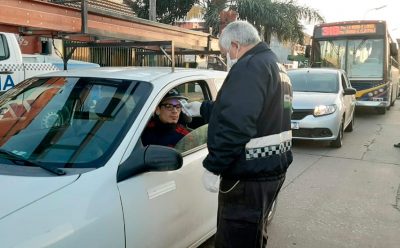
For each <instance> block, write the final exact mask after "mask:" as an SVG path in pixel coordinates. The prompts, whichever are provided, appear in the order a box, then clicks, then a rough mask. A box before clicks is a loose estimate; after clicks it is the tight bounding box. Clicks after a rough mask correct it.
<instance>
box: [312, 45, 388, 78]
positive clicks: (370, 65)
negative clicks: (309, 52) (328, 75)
mask: <svg viewBox="0 0 400 248" xmlns="http://www.w3.org/2000/svg"><path fill="white" fill-rule="evenodd" d="M346 50H347V52H346ZM313 53H314V55H313V57H314V60H315V62H314V64H313V66H314V67H332V68H338V69H343V70H345V71H346V72H347V74H348V76H349V77H350V78H362V77H365V78H371V77H372V78H382V77H383V61H384V58H385V57H384V46H383V39H352V40H329V41H318V42H317V43H316V46H315V47H314V50H313Z"/></svg>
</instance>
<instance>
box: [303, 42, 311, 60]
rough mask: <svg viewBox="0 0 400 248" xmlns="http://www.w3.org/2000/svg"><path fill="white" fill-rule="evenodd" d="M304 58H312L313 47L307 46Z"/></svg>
mask: <svg viewBox="0 0 400 248" xmlns="http://www.w3.org/2000/svg"><path fill="white" fill-rule="evenodd" d="M304 57H306V58H310V57H311V46H310V45H306V51H305V53H304Z"/></svg>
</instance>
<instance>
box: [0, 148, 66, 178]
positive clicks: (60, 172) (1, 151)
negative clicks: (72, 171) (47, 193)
mask: <svg viewBox="0 0 400 248" xmlns="http://www.w3.org/2000/svg"><path fill="white" fill-rule="evenodd" d="M0 154H5V155H7V159H9V160H11V161H13V162H14V163H15V162H16V161H19V162H22V163H24V164H26V165H29V166H36V167H40V168H42V169H44V170H46V171H49V172H51V173H53V174H56V175H58V176H62V175H65V174H66V172H65V171H64V170H62V169H60V168H55V167H50V166H47V165H44V164H39V163H35V162H33V161H30V160H28V159H26V158H24V157H22V156H19V155H17V154H15V153H13V152H10V151H8V150H5V149H3V148H0Z"/></svg>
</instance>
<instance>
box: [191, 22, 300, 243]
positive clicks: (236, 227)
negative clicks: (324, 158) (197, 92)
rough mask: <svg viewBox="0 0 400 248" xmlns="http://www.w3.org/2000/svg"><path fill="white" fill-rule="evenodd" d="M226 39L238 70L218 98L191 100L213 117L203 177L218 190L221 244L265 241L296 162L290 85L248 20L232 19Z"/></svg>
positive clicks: (222, 44) (224, 45)
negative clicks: (271, 216)
mask: <svg viewBox="0 0 400 248" xmlns="http://www.w3.org/2000/svg"><path fill="white" fill-rule="evenodd" d="M219 43H220V48H221V52H223V53H226V56H227V60H228V61H227V62H228V66H230V67H231V69H230V71H229V74H228V75H227V77H226V79H225V82H224V83H223V84H222V87H221V89H220V91H219V93H218V95H217V99H216V101H215V102H203V103H202V104H201V105H200V104H199V103H197V104H196V103H189V104H188V105H187V106H185V107H187V108H188V109H190V111H191V112H193V113H195V112H196V111H198V110H197V109H198V108H200V114H201V116H202V117H203V118H204V119H205V120H208V122H209V125H208V141H207V145H208V150H209V154H208V156H207V157H206V158H205V160H204V161H203V165H204V167H205V169H206V171H205V173H204V176H203V183H204V186H205V187H206V189H208V190H210V191H211V192H217V191H219V196H218V221H217V233H216V237H215V247H217V248H218V247H224V248H226V247H238V248H258V247H265V246H266V243H267V237H266V236H264V235H263V231H266V223H267V217H268V213H269V210H270V208H271V205H272V203H273V201H274V200H275V198H276V197H277V195H278V192H279V190H280V188H281V186H282V184H283V182H284V179H285V174H286V170H287V169H288V167H289V165H290V164H291V163H292V160H293V157H292V152H291V138H292V133H291V130H290V116H291V111H292V106H291V101H292V88H291V83H290V79H289V77H288V76H287V74H286V70H285V68H284V67H283V66H281V65H280V64H278V59H277V57H276V55H275V54H274V53H273V52H272V51H271V49H270V48H269V47H268V45H267V44H265V43H263V42H261V41H260V37H259V35H258V32H257V30H256V29H255V28H254V27H253V26H252V25H251V24H249V23H248V22H244V21H237V22H232V23H230V24H228V25H227V26H226V27H225V29H224V30H223V31H222V34H221V36H220V39H219ZM219 177H220V180H221V181H220V183H219V185H218V179H219ZM218 186H219V190H218Z"/></svg>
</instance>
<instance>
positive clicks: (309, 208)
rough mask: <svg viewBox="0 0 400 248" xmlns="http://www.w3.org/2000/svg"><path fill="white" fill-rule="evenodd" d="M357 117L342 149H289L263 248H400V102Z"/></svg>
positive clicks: (302, 145)
mask: <svg viewBox="0 0 400 248" xmlns="http://www.w3.org/2000/svg"><path fill="white" fill-rule="evenodd" d="M396 103H397V105H395V106H394V107H392V108H391V110H390V111H388V112H387V113H386V114H385V115H379V114H376V113H375V112H373V111H365V110H357V114H356V123H355V128H354V131H353V132H351V133H345V135H344V145H343V147H342V148H339V149H335V148H330V147H329V144H328V143H318V142H304V141H301V142H295V145H294V148H293V151H294V162H293V164H292V165H291V167H290V168H289V170H288V173H287V178H286V181H285V184H284V186H283V189H282V191H281V193H280V195H279V202H278V208H277V212H276V215H275V218H274V220H273V222H272V223H271V225H270V226H269V229H268V233H269V239H268V248H284V247H297V248H317V247H318V248H331V247H332V248H342V247H343V248H353V247H357V248H358V247H363V248H365V247H374V248H375V247H376V248H398V247H400V148H395V147H393V144H395V143H398V142H400V101H397V102H396Z"/></svg>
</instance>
